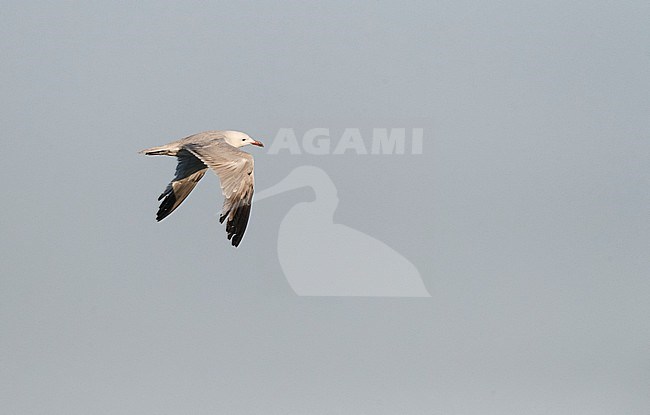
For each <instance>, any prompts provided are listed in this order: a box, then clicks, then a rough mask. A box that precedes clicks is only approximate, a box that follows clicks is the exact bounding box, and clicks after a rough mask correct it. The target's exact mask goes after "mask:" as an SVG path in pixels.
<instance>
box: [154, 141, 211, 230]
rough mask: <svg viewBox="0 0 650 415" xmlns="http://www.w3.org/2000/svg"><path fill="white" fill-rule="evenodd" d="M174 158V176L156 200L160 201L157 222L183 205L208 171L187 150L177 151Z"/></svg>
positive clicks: (206, 167)
mask: <svg viewBox="0 0 650 415" xmlns="http://www.w3.org/2000/svg"><path fill="white" fill-rule="evenodd" d="M176 157H177V158H178V164H177V165H176V175H175V176H174V179H173V180H172V181H171V183H169V184H168V185H167V188H166V189H165V191H164V192H162V194H161V195H160V197H158V200H162V202H161V203H160V208H159V209H158V214H157V215H156V220H157V221H161V220H163V219H165V218H166V217H167V216H169V214H170V213H172V212H173V211H174V210H175V209H176V208H177V207H178V206H179V205H180V204H181V203H183V200H185V198H186V197H187V195H189V194H190V192H191V191H192V189H194V186H196V184H197V183H198V182H199V180H201V178H202V177H203V175H205V172H206V171H207V170H208V166H206V165H205V164H204V163H203V162H202V161H201V160H199V159H198V158H196V156H194V154H192V153H191V152H189V151H187V150H180V151H178V153H177V154H176Z"/></svg>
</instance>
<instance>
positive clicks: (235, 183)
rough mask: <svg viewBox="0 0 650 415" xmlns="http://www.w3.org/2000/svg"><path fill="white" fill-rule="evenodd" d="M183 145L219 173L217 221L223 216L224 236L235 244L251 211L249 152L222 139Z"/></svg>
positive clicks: (251, 192)
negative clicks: (225, 233) (218, 215)
mask: <svg viewBox="0 0 650 415" xmlns="http://www.w3.org/2000/svg"><path fill="white" fill-rule="evenodd" d="M185 148H186V149H187V150H189V151H190V152H191V153H192V154H194V155H195V156H196V157H198V158H199V159H200V160H201V161H202V162H203V163H205V164H206V165H207V166H208V167H210V168H211V169H212V170H214V172H215V173H217V175H218V176H219V180H220V181H221V191H222V193H223V196H224V201H223V208H222V209H221V216H220V217H219V222H221V223H223V221H224V220H226V219H227V222H226V232H227V233H228V239H229V240H231V241H232V245H233V246H239V243H240V242H241V240H242V238H243V237H244V232H245V231H246V226H247V225H248V218H249V217H250V214H251V200H252V199H253V186H254V184H255V179H254V176H253V156H251V155H250V154H248V153H246V152H244V151H241V150H239V149H237V148H235V147H233V146H231V145H230V144H227V143H225V142H224V141H213V142H211V143H209V144H187V145H185Z"/></svg>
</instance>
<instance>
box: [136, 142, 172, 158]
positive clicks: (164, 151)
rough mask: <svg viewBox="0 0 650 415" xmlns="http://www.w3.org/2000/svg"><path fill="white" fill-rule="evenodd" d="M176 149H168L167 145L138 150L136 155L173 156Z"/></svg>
mask: <svg viewBox="0 0 650 415" xmlns="http://www.w3.org/2000/svg"><path fill="white" fill-rule="evenodd" d="M177 152H178V151H177V149H175V148H170V147H169V145H164V146H160V147H151V148H145V149H144V150H140V151H139V152H138V153H140V154H144V155H146V156H175V155H176V153H177Z"/></svg>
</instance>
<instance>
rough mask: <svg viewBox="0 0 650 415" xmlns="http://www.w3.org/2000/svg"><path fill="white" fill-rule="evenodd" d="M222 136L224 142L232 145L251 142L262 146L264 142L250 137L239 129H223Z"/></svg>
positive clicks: (238, 145) (241, 145) (244, 144)
mask: <svg viewBox="0 0 650 415" xmlns="http://www.w3.org/2000/svg"><path fill="white" fill-rule="evenodd" d="M223 138H224V140H225V141H226V143H228V144H230V145H231V146H233V147H243V146H246V145H248V144H252V145H254V146H258V147H264V144H262V143H261V142H259V141H257V140H254V139H252V138H251V137H250V136H249V135H248V134H246V133H242V132H240V131H224V132H223Z"/></svg>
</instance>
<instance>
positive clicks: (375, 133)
mask: <svg viewBox="0 0 650 415" xmlns="http://www.w3.org/2000/svg"><path fill="white" fill-rule="evenodd" d="M405 142H406V128H391V129H390V133H389V129H388V128H373V129H372V154H404V145H405Z"/></svg>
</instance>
